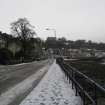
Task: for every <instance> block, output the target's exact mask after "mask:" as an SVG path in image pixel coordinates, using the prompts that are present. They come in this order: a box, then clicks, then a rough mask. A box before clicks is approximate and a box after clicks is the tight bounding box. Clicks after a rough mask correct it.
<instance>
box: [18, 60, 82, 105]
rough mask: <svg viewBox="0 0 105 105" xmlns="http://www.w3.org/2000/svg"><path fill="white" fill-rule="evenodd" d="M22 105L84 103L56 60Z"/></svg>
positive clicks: (77, 104)
mask: <svg viewBox="0 0 105 105" xmlns="http://www.w3.org/2000/svg"><path fill="white" fill-rule="evenodd" d="M20 105H82V101H81V98H80V97H79V96H75V90H72V88H71V85H70V84H69V83H68V81H67V80H66V78H65V76H64V74H63V72H62V70H61V69H60V67H59V66H58V65H57V64H56V63H55V62H54V63H53V64H52V65H51V67H50V69H49V71H48V72H47V73H46V75H45V76H44V78H43V79H42V81H41V82H40V83H39V84H38V86H37V87H36V88H34V89H33V91H32V92H31V93H30V94H29V95H28V96H27V97H26V98H25V99H24V100H23V101H22V102H21V103H20Z"/></svg>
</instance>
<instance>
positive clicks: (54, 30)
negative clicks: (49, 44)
mask: <svg viewBox="0 0 105 105" xmlns="http://www.w3.org/2000/svg"><path fill="white" fill-rule="evenodd" d="M46 30H48V31H50V30H52V31H53V32H54V36H55V38H56V29H52V28H46Z"/></svg>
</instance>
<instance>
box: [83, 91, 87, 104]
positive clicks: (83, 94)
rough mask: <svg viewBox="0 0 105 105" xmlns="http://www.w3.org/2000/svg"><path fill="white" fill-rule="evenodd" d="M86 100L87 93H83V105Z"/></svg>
mask: <svg viewBox="0 0 105 105" xmlns="http://www.w3.org/2000/svg"><path fill="white" fill-rule="evenodd" d="M85 103H86V99H85V93H83V105H85Z"/></svg>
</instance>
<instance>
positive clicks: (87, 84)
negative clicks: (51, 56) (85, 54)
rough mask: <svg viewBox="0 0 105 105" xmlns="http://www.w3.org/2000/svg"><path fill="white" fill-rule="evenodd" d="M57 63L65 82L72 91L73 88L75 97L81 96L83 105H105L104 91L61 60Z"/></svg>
mask: <svg viewBox="0 0 105 105" xmlns="http://www.w3.org/2000/svg"><path fill="white" fill-rule="evenodd" d="M57 63H58V64H59V65H60V67H61V68H62V70H63V72H64V74H65V76H66V77H67V80H68V81H69V82H71V84H72V89H74V88H75V91H76V94H75V95H76V96H77V95H80V96H81V98H82V100H83V105H105V89H104V88H103V87H101V86H100V85H99V84H98V83H96V82H95V81H93V80H92V79H90V78H89V77H87V76H86V75H84V74H83V73H81V72H79V71H78V70H77V69H75V68H73V67H72V66H70V65H68V64H67V63H65V62H64V61H63V60H61V61H59V62H58V61H57Z"/></svg>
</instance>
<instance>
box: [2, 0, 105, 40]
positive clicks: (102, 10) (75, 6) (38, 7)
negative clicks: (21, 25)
mask: <svg viewBox="0 0 105 105" xmlns="http://www.w3.org/2000/svg"><path fill="white" fill-rule="evenodd" d="M24 17H26V18H27V19H28V20H29V21H30V23H31V24H32V25H34V26H35V27H36V28H35V30H36V32H37V34H38V36H40V37H42V38H44V39H45V38H46V37H47V36H54V34H53V31H47V30H45V29H46V28H54V29H56V31H57V37H62V36H64V37H66V38H67V39H70V40H77V39H86V40H93V41H98V42H105V0H0V30H1V31H3V32H7V33H9V32H10V23H11V22H13V21H15V20H17V19H18V18H24Z"/></svg>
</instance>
